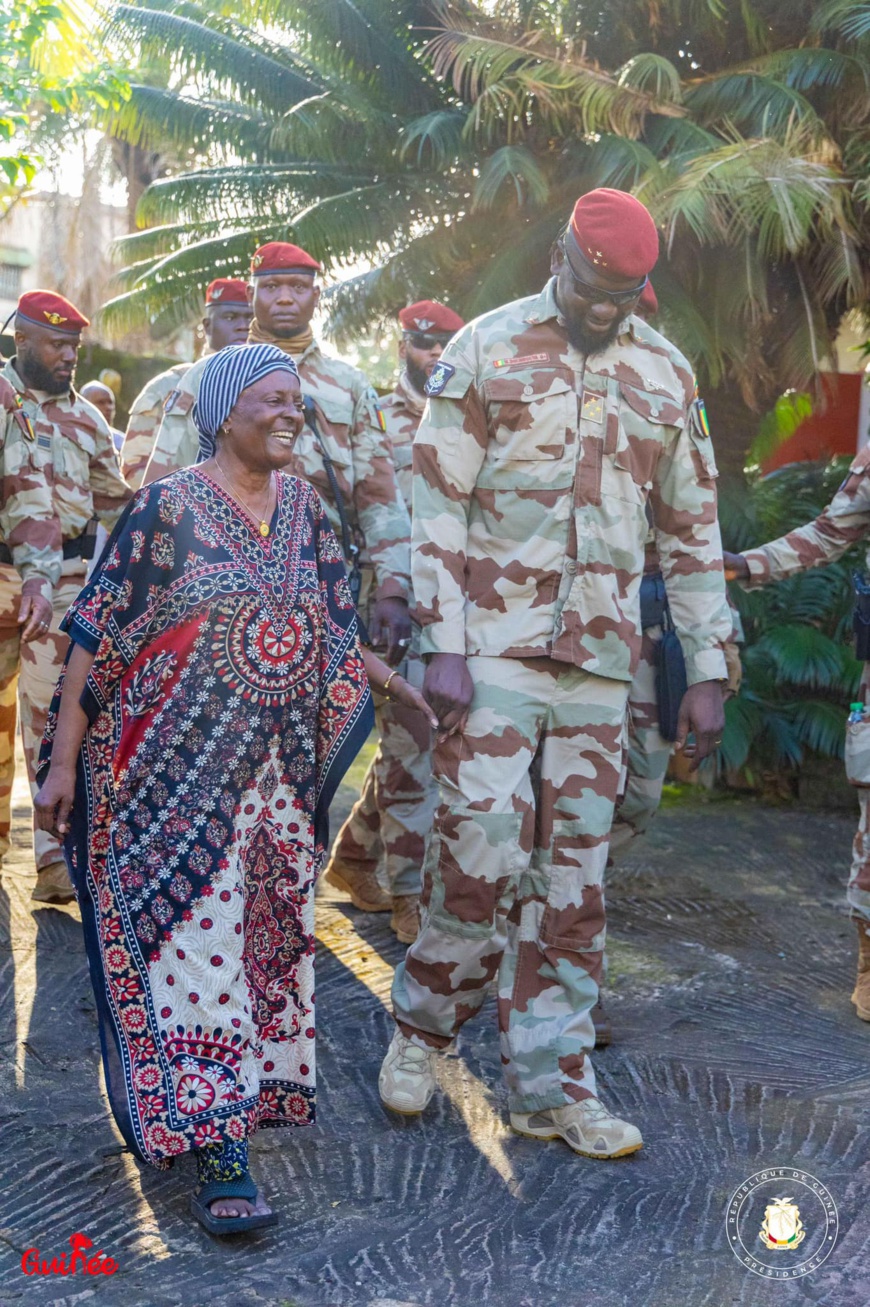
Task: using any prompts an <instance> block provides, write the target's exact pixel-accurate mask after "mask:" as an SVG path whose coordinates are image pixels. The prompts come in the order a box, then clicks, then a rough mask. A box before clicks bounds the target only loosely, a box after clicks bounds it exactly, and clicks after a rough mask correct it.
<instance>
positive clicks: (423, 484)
mask: <svg viewBox="0 0 870 1307" xmlns="http://www.w3.org/2000/svg"><path fill="white" fill-rule="evenodd" d="M465 334H466V333H465V332H463V333H462V334H460V336H459V337H457V338H456V339H455V340H454V341H452V342H451V344H450V345H449V346H448V347H447V349H446V350H445V352H444V354H443V355H442V359H443V361H444V362H445V363H447V364H449V365H450V366H451V367H452V368H453V369H454V371H453V373H452V374H451V376H450V379H449V381H448V382H447V384H446V385H445V386H444V388H443V389H442V390H441V392H440V394H439V395H438V397H437V398H432V399H430V400H429V402H428V404H427V405H426V408H425V409H424V411H423V419H422V421H421V423H420V426H419V428H418V431H417V435H416V438H415V440H414V452H413V467H414V488H413V511H412V514H411V519H412V524H413V525H412V536H411V539H412V550H411V557H412V575H413V588H414V598H415V601H416V604H417V620H418V621H419V623H420V625H421V627H422V637H421V643H420V650H421V653H424V654H435V653H453V654H463V655H464V654H465V653H466V639H465V602H466V581H465V566H466V559H467V545H468V514H469V509H470V506H471V497H472V492H473V490H474V486H475V483H476V481H477V476H478V473H479V472H480V469H481V466H482V464H483V459H484V455H485V453H486V447H487V442H488V434H487V425H486V413H485V412H484V408H483V404H482V403H481V401H480V397H479V395H478V392H477V390H476V388H475V387H474V385H473V382H474V368H473V365H472V364H471V362H470V361H469V359H468V357H467V355H466V354H465V353H464V352H463V349H462V344H463V339H464V337H465Z"/></svg>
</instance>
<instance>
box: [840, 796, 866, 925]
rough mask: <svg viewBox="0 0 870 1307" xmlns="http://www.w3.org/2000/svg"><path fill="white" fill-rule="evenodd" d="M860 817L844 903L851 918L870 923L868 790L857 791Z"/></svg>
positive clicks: (853, 845) (853, 844)
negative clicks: (848, 909)
mask: <svg viewBox="0 0 870 1307" xmlns="http://www.w3.org/2000/svg"><path fill="white" fill-rule="evenodd" d="M858 804H859V806H860V811H861V817H860V820H859V822H858V829H857V830H856V832H855V839H854V841H853V843H852V867H851V871H850V873H849V885H848V888H847V890H846V901H847V903H848V904H849V908H850V910H851V915H852V916H853V917H857V918H861V917H863V918H864V920H865V921H870V789H864V788H861V789H859V790H858Z"/></svg>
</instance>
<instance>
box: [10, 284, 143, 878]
mask: <svg viewBox="0 0 870 1307" xmlns="http://www.w3.org/2000/svg"><path fill="white" fill-rule="evenodd" d="M88 325H89V323H88V320H87V318H85V317H84V316H83V315H82V314H81V313H79V311H78V309H76V308H75V306H74V305H72V304H70V302H69V301H68V300H66V299H64V298H63V296H61V295H56V294H55V293H54V292H52V291H45V290H35V291H28V292H27V294H26V295H22V296H21V298H20V299H19V301H18V309H17V312H16V315H15V351H16V352H15V356H14V357H13V358H11V359H10V360H9V362H8V363H6V364H5V366H4V367H3V369H2V372H0V376H2V377H3V378H5V380H6V381H7V382H8V383H9V385H10V386H11V387H12V389H13V390H14V391H15V394H16V397H17V399H16V402H17V403H18V405H19V406H20V410H21V412H22V413H23V415H24V417H25V418H26V419H27V421H28V423H29V424H30V427H31V429H32V430H33V432H34V434H35V445H36V457H37V459H38V460H39V464H40V467H41V468H42V469H43V471H44V475H45V477H46V479H47V482H48V484H49V485H50V486H51V490H52V504H53V509H54V513H55V516H56V517H57V518H58V520H59V523H60V530H61V536H62V552H63V564H62V568H61V577H60V582H59V584H58V585H57V587H56V589H55V591H54V594H53V596H52V614H51V618H50V625H49V629H48V631H47V633H46V638H45V639H42V640H38V641H33V642H31V643H29V644H25V645H24V646H23V647H21V646H20V644H19V636H18V631H17V629H16V623H17V619H18V613H19V608H20V605H21V598H22V583H21V579H20V577H19V576H18V574H17V573H16V571H15V569H14V568H13V567H10V566H8V565H5V566H2V568H0V615H2V616H0V630H2V632H3V641H2V651H0V658H2V666H3V672H2V682H0V699H2V700H4V701H5V702H7V703H8V701H9V697H10V689H9V686H10V683H14V680H15V677H16V676H18V679H19V691H20V693H19V698H20V702H21V733H22V737H23V742H24V757H25V761H26V763H27V775H28V779H29V781H30V788H31V791H32V793H34V794H35V793H36V788H37V787H36V780H35V767H36V761H37V757H38V755H39V747H40V743H41V741H42V733H43V729H44V727H45V721H46V717H47V715H48V709H49V705H50V703H51V697H52V695H53V694H54V687H55V684H56V683H57V678H58V675H59V674H60V670H61V667H62V666H63V660H64V658H65V656H66V651H67V646H68V644H69V640H68V637H67V636H66V635H65V634H63V633H62V632H61V630H60V623H61V619H62V618H63V616H64V614H65V613H66V610H67V608H69V606H70V604H71V603H72V601H73V600H74V599H75V597H76V595H77V594H78V592H79V590H81V588H82V586H83V585H84V582H85V573H86V569H87V565H88V561H89V560H90V559H91V558H92V557H93V553H94V546H95V543H96V529H97V523H98V521H101V522H102V523H103V525H104V526H105V527H107V528H108V529H109V530H111V528H112V527H113V526H114V524H115V522H116V521H117V519H118V517H119V515H120V513H121V510H122V509H123V507H124V505H125V503H126V502H127V500H128V499H129V498H130V494H131V492H130V487H129V486H128V485H127V483H126V482H125V481H124V479H123V477H122V476H121V473H120V471H119V468H118V456H117V454H116V452H115V447H114V444H113V443H112V433H111V430H110V428H109V426H108V423H107V422H106V420H105V418H104V417H103V415H102V413H100V412H99V411H98V410H97V409H96V408H94V406H93V404H89V403H88V401H87V400H86V399H82V397H81V395H79V394H78V393H77V392H76V391H75V389H74V388H73V378H74V376H75V369H76V362H77V359H78V352H79V347H80V344H81V333H82V331H83V330H84V328H85V327H87V326H88ZM8 723H9V718H8V715H7V719H6V724H7V725H8ZM13 748H14V723H13V725H12V730H11V731H10V732H9V733H8V734H7V735H6V737H5V740H4V743H3V745H2V750H3V754H4V756H5V755H6V754H7V753H10V754H11V752H12V750H13ZM34 852H35V857H36V867H37V881H36V886H35V888H34V890H33V894H32V895H31V897H32V898H33V899H35V900H36V901H37V902H48V903H52V902H59V903H65V902H69V900H70V899H72V898H73V897H74V896H73V889H72V885H71V884H70V881H69V876H68V874H67V869H66V864H65V862H64V859H63V854H62V852H61V848H60V845H59V844H58V842H57V841H56V840H55V839H54V837H53V836H51V835H49V834H48V833H47V832H46V831H36V830H35V831H34Z"/></svg>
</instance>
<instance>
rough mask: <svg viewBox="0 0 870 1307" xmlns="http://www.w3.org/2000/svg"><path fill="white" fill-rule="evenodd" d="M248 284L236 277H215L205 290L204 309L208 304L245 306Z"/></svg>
mask: <svg viewBox="0 0 870 1307" xmlns="http://www.w3.org/2000/svg"><path fill="white" fill-rule="evenodd" d="M247 302H248V283H247V282H246V281H239V280H238V279H237V278H236V277H216V278H215V280H214V281H212V282H210V283H209V285H208V286H207V287H206V290H205V303H206V307H208V305H209V304H247Z"/></svg>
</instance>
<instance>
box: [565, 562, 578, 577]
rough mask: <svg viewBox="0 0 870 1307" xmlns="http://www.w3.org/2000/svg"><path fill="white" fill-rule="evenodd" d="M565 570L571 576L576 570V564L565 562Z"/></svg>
mask: <svg viewBox="0 0 870 1307" xmlns="http://www.w3.org/2000/svg"><path fill="white" fill-rule="evenodd" d="M565 571H566V572H567V573H568V575H569V576H573V575H574V573H575V572H576V571H577V564H576V563H571V562H568V563H566V564H565Z"/></svg>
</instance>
